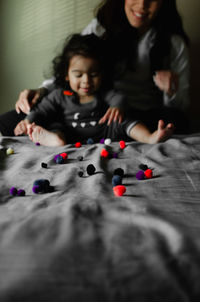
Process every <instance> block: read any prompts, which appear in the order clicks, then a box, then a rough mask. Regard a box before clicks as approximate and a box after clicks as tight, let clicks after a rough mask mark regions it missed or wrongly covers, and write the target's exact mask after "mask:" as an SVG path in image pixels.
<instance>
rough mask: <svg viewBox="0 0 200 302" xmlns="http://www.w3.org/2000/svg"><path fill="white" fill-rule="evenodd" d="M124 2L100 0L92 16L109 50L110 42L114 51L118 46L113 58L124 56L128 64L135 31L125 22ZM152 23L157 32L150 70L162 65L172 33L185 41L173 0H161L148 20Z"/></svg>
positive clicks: (133, 46) (136, 37) (186, 41)
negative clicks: (98, 23) (102, 30)
mask: <svg viewBox="0 0 200 302" xmlns="http://www.w3.org/2000/svg"><path fill="white" fill-rule="evenodd" d="M124 5H125V0H104V1H102V2H101V3H100V5H99V6H98V7H97V8H96V17H97V19H98V21H99V22H100V24H101V25H102V26H103V27H104V28H105V34H104V39H105V40H107V41H108V45H109V47H111V50H110V51H111V53H112V52H113V51H112V46H113V47H114V48H115V53H116V50H118V54H117V55H116V58H115V59H116V60H117V59H119V58H120V57H121V58H123V57H124V59H125V57H126V58H127V64H130V62H128V60H129V58H130V57H131V56H133V55H134V52H133V50H134V49H135V45H136V43H137V39H138V31H137V29H135V28H134V27H133V26H131V25H130V24H129V22H128V20H127V17H126V14H125V10H124ZM152 27H153V28H154V29H155V31H156V33H157V34H156V40H155V44H154V46H153V47H152V49H151V53H150V58H151V69H152V72H154V71H155V70H159V69H161V68H164V67H165V66H164V62H166V57H168V56H169V55H170V49H171V36H172V35H179V36H180V37H182V38H183V40H184V41H185V43H186V45H188V44H189V38H188V36H187V34H186V32H185V31H184V28H183V24H182V19H181V16H180V14H179V13H178V11H177V6H176V0H163V3H162V5H161V8H160V10H159V12H158V14H157V16H156V17H155V19H154V20H153V21H152ZM109 41H110V44H109ZM130 41H132V42H130ZM134 43H135V44H134Z"/></svg>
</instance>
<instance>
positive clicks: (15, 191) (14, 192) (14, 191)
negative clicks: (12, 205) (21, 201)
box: [10, 187, 17, 196]
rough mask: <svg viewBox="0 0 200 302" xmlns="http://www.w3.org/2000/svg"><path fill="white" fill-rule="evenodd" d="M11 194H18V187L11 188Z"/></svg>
mask: <svg viewBox="0 0 200 302" xmlns="http://www.w3.org/2000/svg"><path fill="white" fill-rule="evenodd" d="M10 195H12V196H15V195H17V189H16V188H15V187H12V188H10Z"/></svg>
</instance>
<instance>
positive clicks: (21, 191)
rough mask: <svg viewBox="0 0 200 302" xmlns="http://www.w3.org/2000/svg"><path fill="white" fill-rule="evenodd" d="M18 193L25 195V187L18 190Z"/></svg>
mask: <svg viewBox="0 0 200 302" xmlns="http://www.w3.org/2000/svg"><path fill="white" fill-rule="evenodd" d="M17 195H18V196H25V195H26V193H25V191H24V190H23V189H19V190H18V192H17Z"/></svg>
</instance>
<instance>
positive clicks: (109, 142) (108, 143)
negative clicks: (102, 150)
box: [104, 138, 112, 145]
mask: <svg viewBox="0 0 200 302" xmlns="http://www.w3.org/2000/svg"><path fill="white" fill-rule="evenodd" d="M111 143H112V141H111V139H110V138H106V139H105V141H104V144H105V145H110V144H111Z"/></svg>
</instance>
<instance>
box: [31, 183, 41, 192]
mask: <svg viewBox="0 0 200 302" xmlns="http://www.w3.org/2000/svg"><path fill="white" fill-rule="evenodd" d="M32 191H33V193H35V194H38V193H39V192H40V186H39V185H36V186H33V187H32Z"/></svg>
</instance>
